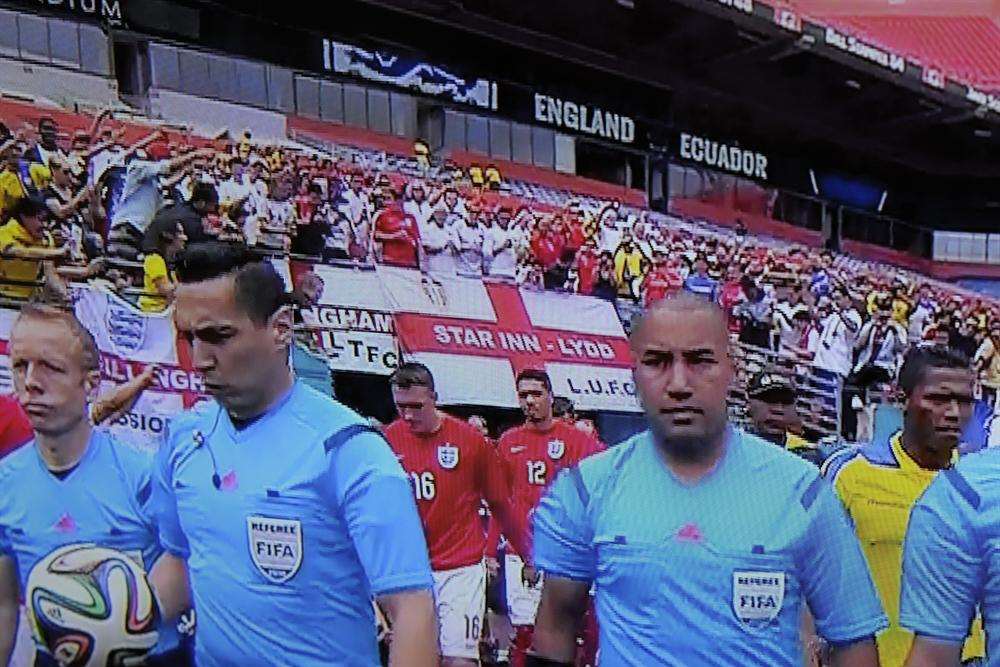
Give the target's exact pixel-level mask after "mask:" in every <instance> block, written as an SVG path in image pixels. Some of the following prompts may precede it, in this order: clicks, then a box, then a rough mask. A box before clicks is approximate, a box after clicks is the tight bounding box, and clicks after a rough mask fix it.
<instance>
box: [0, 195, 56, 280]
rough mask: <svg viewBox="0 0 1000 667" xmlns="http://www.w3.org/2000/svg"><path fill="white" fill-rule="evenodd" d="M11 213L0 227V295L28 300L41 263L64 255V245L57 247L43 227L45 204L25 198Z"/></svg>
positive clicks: (46, 211)
mask: <svg viewBox="0 0 1000 667" xmlns="http://www.w3.org/2000/svg"><path fill="white" fill-rule="evenodd" d="M13 213H14V216H15V217H14V218H11V219H10V220H9V221H8V222H7V224H5V225H3V226H2V227H0V295H3V296H6V297H10V298H14V299H27V298H28V297H30V296H31V294H32V292H34V291H35V286H34V285H33V284H32V283H34V282H35V281H37V280H39V279H40V278H41V277H42V265H43V262H45V261H46V260H54V259H59V258H62V257H65V256H66V254H67V248H65V247H63V248H56V247H55V241H54V240H53V239H52V235H51V234H49V233H48V232H47V231H46V230H45V219H46V217H47V215H48V209H47V208H46V207H45V204H44V203H42V202H39V201H37V200H35V199H31V198H28V197H24V198H22V199H20V200H19V201H18V202H17V204H16V205H15V206H14V210H13Z"/></svg>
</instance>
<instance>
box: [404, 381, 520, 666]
mask: <svg viewBox="0 0 1000 667" xmlns="http://www.w3.org/2000/svg"><path fill="white" fill-rule="evenodd" d="M390 385H391V386H392V397H393V400H394V401H395V403H396V410H397V411H398V412H399V419H397V420H396V421H394V422H393V423H392V424H390V425H389V427H388V428H387V429H386V431H385V437H386V439H387V440H388V441H389V444H390V445H391V446H392V448H393V450H394V451H395V452H396V458H397V459H399V462H400V463H401V464H402V466H403V469H404V470H405V471H406V472H407V474H409V476H410V481H411V484H412V485H413V492H414V495H415V497H416V500H417V509H418V510H419V511H420V518H421V521H422V522H423V525H424V536H425V537H426V539H427V548H428V550H429V551H430V558H431V568H432V570H433V572H434V598H435V602H436V605H437V611H438V622H439V624H440V630H441V653H442V655H443V656H444V660H443V661H442V665H444V666H445V667H455V666H458V665H473V666H474V665H476V664H478V659H479V638H480V636H481V634H482V627H483V614H484V613H485V612H486V566H485V563H484V561H483V554H484V552H485V550H486V533H485V532H484V530H483V521H482V517H481V516H480V515H479V511H480V508H481V507H482V501H483V500H485V501H486V502H487V504H489V506H490V510H491V511H492V513H493V515H494V516H496V517H497V518H498V519H499V521H500V525H501V527H503V532H504V533H505V534H507V535H510V536H511V539H512V541H513V542H515V543H516V544H518V545H519V546H518V551H526V550H528V549H529V547H528V538H527V522H526V521H524V522H523V523H521V524H515V523H514V517H515V515H514V514H513V513H512V512H511V511H510V509H509V507H508V499H509V497H510V491H509V489H508V487H507V485H506V480H505V477H504V476H503V475H501V474H499V473H498V471H497V468H498V464H499V461H497V458H496V453H495V451H494V448H493V447H492V446H490V445H489V444H487V442H486V439H485V438H484V437H483V435H482V433H480V432H479V431H477V430H476V429H475V428H474V427H473V426H472V425H470V424H468V423H466V422H465V421H462V420H460V419H456V418H455V417H452V416H450V415H446V414H445V413H443V412H441V411H440V410H438V408H437V394H436V393H435V391H434V377H433V375H431V372H430V370H429V369H428V368H427V367H426V366H423V365H421V364H417V363H406V364H402V365H401V366H400V367H399V368H398V369H396V372H395V373H393V375H392V378H391V379H390Z"/></svg>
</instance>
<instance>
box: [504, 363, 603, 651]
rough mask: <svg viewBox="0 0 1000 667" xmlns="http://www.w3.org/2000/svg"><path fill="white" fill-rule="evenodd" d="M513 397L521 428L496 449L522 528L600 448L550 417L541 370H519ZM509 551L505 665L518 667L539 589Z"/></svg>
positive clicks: (506, 562) (527, 641)
mask: <svg viewBox="0 0 1000 667" xmlns="http://www.w3.org/2000/svg"><path fill="white" fill-rule="evenodd" d="M517 398H518V402H519V403H520V404H521V411H522V412H523V413H524V420H525V423H524V424H523V425H522V426H516V427H514V428H512V429H510V430H508V431H507V432H505V433H504V434H503V435H502V436H501V437H500V442H499V443H498V445H497V449H498V454H499V456H500V460H501V462H502V466H503V471H504V474H505V475H506V477H507V480H508V481H507V485H508V486H509V488H510V489H511V492H512V493H511V500H510V503H511V506H512V508H513V512H514V513H515V514H516V516H517V517H519V519H518V520H519V521H523V522H524V523H525V524H527V523H528V522H529V521H530V517H531V513H532V512H533V511H534V510H535V507H536V506H537V505H538V501H539V499H540V498H541V497H542V493H543V492H544V491H545V489H546V488H547V487H548V485H549V484H551V483H552V481H553V480H554V479H555V477H556V474H557V473H558V472H559V471H560V470H562V469H563V468H567V467H570V466H574V465H576V464H577V463H579V462H580V461H581V460H582V459H583V458H585V457H587V456H590V455H591V454H594V453H596V452H599V451H601V450H602V449H604V445H602V444H601V443H600V441H598V440H597V439H596V438H595V437H594V436H592V435H590V434H589V433H586V432H585V431H581V430H580V429H578V428H576V426H575V425H573V424H570V423H568V422H567V421H566V420H564V419H556V418H555V416H554V415H553V412H552V403H553V396H552V382H551V380H550V379H549V376H548V374H547V373H546V372H545V371H542V370H536V369H527V370H523V371H521V372H520V373H519V374H518V376H517ZM510 541H512V542H513V540H510ZM514 547H515V549H517V551H518V553H508V554H506V556H505V557H504V562H503V571H504V584H505V586H506V589H507V609H508V611H509V616H510V622H511V624H513V625H514V628H515V630H516V632H517V635H516V638H515V642H514V651H513V653H512V655H511V665H512V667H520V665H522V664H523V660H524V657H525V654H526V652H527V649H528V647H529V646H530V645H531V627H532V625H533V624H534V622H535V612H536V611H537V609H538V602H539V600H541V590H542V586H541V584H540V577H539V575H538V574H537V573H536V572H535V570H534V568H532V567H530V566H526V565H525V564H524V561H523V558H522V556H523V551H521V549H520V547H518V545H517V544H516V543H514Z"/></svg>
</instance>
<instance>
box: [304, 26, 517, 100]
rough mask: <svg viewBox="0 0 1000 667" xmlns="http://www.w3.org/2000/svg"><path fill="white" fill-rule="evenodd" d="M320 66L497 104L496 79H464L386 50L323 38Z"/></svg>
mask: <svg viewBox="0 0 1000 667" xmlns="http://www.w3.org/2000/svg"><path fill="white" fill-rule="evenodd" d="M323 69H325V70H326V71H328V72H336V73H337V74H346V75H350V76H356V77H359V78H362V79H365V80H367V81H373V82H375V83H381V84H386V85H390V86H396V87H398V88H406V89H408V90H413V91H417V92H419V93H422V94H424V95H429V96H431V97H442V98H445V99H448V100H451V101H452V102H455V103H457V104H467V105H471V106H475V107H480V108H482V109H490V110H494V111H495V110H496V108H497V84H496V83H494V82H492V81H488V80H486V79H467V78H465V77H462V76H460V75H458V74H456V73H455V72H452V71H449V70H448V69H445V68H444V67H441V66H439V65H435V64H432V63H427V62H423V61H420V60H416V59H415V58H406V57H403V56H398V55H396V54H393V53H389V52H387V51H368V50H366V49H362V48H360V47H357V46H352V45H350V44H342V43H340V42H335V41H333V40H330V39H324V40H323Z"/></svg>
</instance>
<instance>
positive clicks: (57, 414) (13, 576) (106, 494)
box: [0, 304, 187, 666]
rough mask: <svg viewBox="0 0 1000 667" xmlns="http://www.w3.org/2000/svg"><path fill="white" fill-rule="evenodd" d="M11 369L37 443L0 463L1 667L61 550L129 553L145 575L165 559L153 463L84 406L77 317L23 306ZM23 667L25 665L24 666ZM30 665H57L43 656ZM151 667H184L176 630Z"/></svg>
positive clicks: (87, 352)
mask: <svg viewBox="0 0 1000 667" xmlns="http://www.w3.org/2000/svg"><path fill="white" fill-rule="evenodd" d="M10 359H11V370H12V371H13V377H14V389H15V394H16V396H17V400H18V402H19V403H20V404H21V406H23V408H24V410H25V413H26V414H27V416H28V420H29V422H30V424H31V428H32V432H33V440H32V441H31V443H30V444H29V445H28V446H25V447H22V448H20V449H19V450H17V451H15V452H14V453H13V454H11V455H9V456H8V457H6V458H5V459H4V460H3V462H2V463H0V488H2V489H3V493H0V664H4V665H6V664H7V661H8V659H9V657H10V654H11V651H12V649H13V644H14V637H15V633H16V629H17V621H18V599H19V594H23V592H24V586H25V584H26V582H27V579H28V575H29V574H30V573H31V569H32V567H34V565H35V564H36V563H37V562H38V561H40V560H42V559H43V558H45V557H46V556H47V555H48V554H50V553H51V552H52V551H54V550H55V549H57V548H59V547H63V546H66V545H69V544H76V543H90V544H96V545H98V546H102V547H108V548H111V549H117V550H119V551H122V552H124V553H126V554H129V555H132V556H134V557H135V558H136V560H137V561H139V562H140V565H141V566H142V567H143V568H145V569H146V570H149V569H150V568H152V567H153V564H154V563H155V562H156V561H157V559H159V558H160V557H161V554H162V552H163V550H162V548H161V547H160V544H159V540H158V536H157V526H156V522H155V518H154V515H153V514H154V513H153V511H152V508H151V506H150V484H151V479H150V474H151V471H152V456H151V455H146V454H143V453H140V452H138V451H136V450H133V449H131V448H130V447H128V446H126V445H124V444H121V443H118V442H115V441H114V440H113V439H112V438H111V436H110V435H108V434H107V432H105V431H99V430H95V429H94V428H93V427H92V426H91V424H90V420H89V419H88V415H87V402H88V400H89V399H93V398H94V397H95V395H96V390H97V388H98V386H99V383H100V372H99V371H98V362H99V355H98V351H97V345H96V344H95V343H94V339H93V337H92V336H91V335H90V332H88V331H87V330H86V329H85V328H84V327H83V325H81V324H80V322H79V321H78V320H77V319H76V317H75V316H74V315H73V314H72V313H71V312H68V311H65V310H62V309H60V308H56V307H54V306H47V305H36V304H28V305H26V306H24V307H23V308H22V310H21V314H20V316H19V317H18V319H17V321H16V322H15V324H14V328H13V331H12V333H11V341H10ZM22 664H23V663H22ZM35 664H36V665H49V664H52V665H54V664H55V660H54V659H53V658H51V657H50V656H48V655H46V654H43V653H41V652H39V655H38V657H37V658H36V663H35ZM147 664H150V665H154V664H155V665H169V666H173V665H184V664H187V657H186V655H185V653H184V651H183V649H182V648H180V646H179V644H178V634H177V632H176V631H174V630H169V631H162V630H161V635H160V642H159V645H158V646H157V648H156V649H154V656H153V657H151V658H150V659H149V660H148V663H147Z"/></svg>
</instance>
